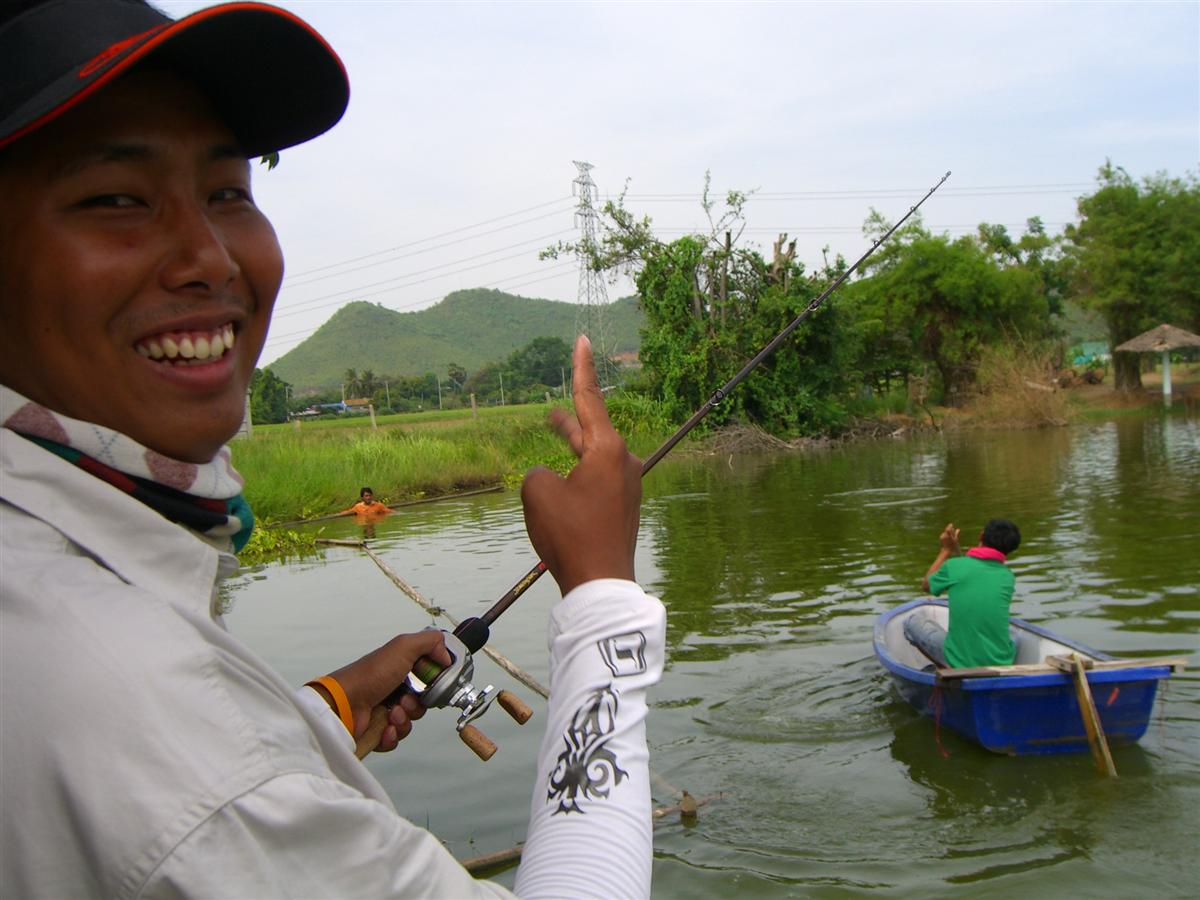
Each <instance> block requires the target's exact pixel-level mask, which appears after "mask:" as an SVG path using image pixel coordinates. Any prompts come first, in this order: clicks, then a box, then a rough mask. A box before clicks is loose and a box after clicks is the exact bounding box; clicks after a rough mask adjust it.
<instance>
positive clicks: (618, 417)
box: [232, 398, 670, 523]
mask: <svg viewBox="0 0 1200 900" xmlns="http://www.w3.org/2000/svg"><path fill="white" fill-rule="evenodd" d="M609 407H610V412H611V415H612V418H613V421H614V423H615V424H616V426H617V428H618V430H620V432H621V434H622V435H624V437H625V439H626V441H627V442H628V443H629V446H630V449H631V450H632V451H633V452H634V453H637V454H639V455H645V454H647V453H649V452H651V451H652V450H653V449H654V448H655V447H657V446H658V445H659V444H660V443H661V442H662V441H663V440H664V439H665V438H666V437H667V435H668V434H669V433H670V426H669V424H668V423H666V421H665V419H664V418H663V416H662V415H661V412H660V411H659V410H658V408H657V406H656V405H654V404H651V403H648V402H646V401H642V400H639V399H638V398H612V399H611V400H610V401H609ZM549 409H550V407H549V406H547V405H545V404H538V405H530V406H505V407H493V408H489V409H486V410H483V409H481V410H480V411H479V415H477V416H475V415H472V413H471V411H470V410H452V411H446V412H423V413H414V414H408V415H405V414H401V415H395V416H386V417H379V418H378V419H377V420H376V422H377V427H375V428H372V427H371V422H370V419H369V418H367V417H365V416H364V417H355V418H354V419H342V420H336V421H317V422H305V423H303V424H301V425H300V426H299V427H297V426H294V425H290V424H289V425H270V426H259V427H256V428H255V429H254V436H253V437H252V438H250V439H248V440H239V441H235V442H234V443H233V445H232V447H233V464H234V466H235V467H236V468H237V469H238V471H239V472H241V473H242V475H243V476H244V477H245V478H246V496H247V499H248V500H249V501H250V504H251V506H252V507H253V508H254V511H255V515H257V516H258V517H259V519H260V520H261V521H263V522H268V523H269V522H282V521H288V520H295V519H309V518H315V517H317V516H322V515H328V514H329V513H332V512H337V511H338V510H341V509H345V508H347V507H349V506H350V505H351V504H353V503H354V502H355V501H356V500H357V498H358V490H359V488H360V487H362V486H364V485H370V486H371V487H372V488H374V490H375V495H376V497H377V498H378V499H380V500H382V501H383V502H385V503H399V502H402V501H404V500H411V499H414V498H417V497H423V496H431V495H437V494H447V493H454V492H456V491H462V490H468V489H471V488H476V487H480V486H483V485H488V484H495V483H497V482H504V483H508V484H512V485H515V484H517V483H519V481H520V479H521V477H522V476H523V475H524V474H525V472H526V471H527V470H528V469H529V468H530V467H531V466H534V465H538V464H540V465H546V466H550V467H551V468H554V469H556V470H558V471H560V472H566V471H568V470H569V469H570V467H571V466H572V465H573V463H574V459H575V458H574V455H573V454H572V453H571V451H570V448H569V447H567V445H566V444H565V442H564V441H562V439H561V438H559V437H558V435H556V434H555V433H554V432H553V431H551V430H550V428H549V427H548V426H547V425H546V414H547V413H548V412H549Z"/></svg>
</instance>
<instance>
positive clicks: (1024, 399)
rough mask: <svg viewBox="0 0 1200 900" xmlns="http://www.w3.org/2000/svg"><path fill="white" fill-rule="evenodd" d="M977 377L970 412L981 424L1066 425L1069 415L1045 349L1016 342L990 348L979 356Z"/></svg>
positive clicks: (1031, 426) (1010, 425)
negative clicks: (975, 395) (977, 390)
mask: <svg viewBox="0 0 1200 900" xmlns="http://www.w3.org/2000/svg"><path fill="white" fill-rule="evenodd" d="M977 379H978V386H979V394H978V396H977V397H976V398H975V399H974V400H973V401H972V402H971V404H970V408H969V412H970V413H971V416H972V418H973V419H974V420H975V421H976V422H977V423H979V424H981V425H993V426H1005V427H1025V428H1040V427H1045V426H1049V425H1065V424H1066V423H1067V420H1068V419H1069V418H1070V407H1069V404H1068V402H1067V395H1066V393H1065V392H1064V391H1061V390H1059V389H1058V385H1057V383H1056V381H1055V367H1054V364H1053V358H1052V355H1051V352H1050V351H1049V350H1048V349H1044V348H1041V347H1037V346H1034V345H1028V344H1024V343H1019V342H1016V343H1011V344H1001V345H997V346H993V347H989V348H987V349H985V350H984V351H983V353H982V355H981V356H980V360H979V368H978V369H977Z"/></svg>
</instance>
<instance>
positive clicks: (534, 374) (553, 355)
mask: <svg viewBox="0 0 1200 900" xmlns="http://www.w3.org/2000/svg"><path fill="white" fill-rule="evenodd" d="M570 366H571V345H570V344H568V343H567V342H566V341H564V340H563V339H562V338H557V337H537V338H534V339H533V340H532V341H530V342H529V343H528V344H526V345H525V346H524V347H521V348H519V349H517V350H514V351H513V352H512V353H511V354H510V355H509V357H508V363H507V366H506V368H505V370H504V371H505V374H508V372H509V371H511V372H512V373H513V375H514V376H516V378H515V379H514V386H518V385H519V386H520V387H525V386H527V385H530V384H557V383H559V382H560V381H561V380H562V373H563V370H564V369H568V368H570Z"/></svg>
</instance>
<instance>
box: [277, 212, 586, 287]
mask: <svg viewBox="0 0 1200 900" xmlns="http://www.w3.org/2000/svg"><path fill="white" fill-rule="evenodd" d="M573 199H574V198H572V197H559V198H558V199H557V200H548V201H547V202H545V203H538V204H536V205H534V206H528V207H526V208H525V209H519V210H517V211H516V212H510V213H505V214H504V215H502V216H496V217H495V218H492V219H484V220H483V221H482V222H476V223H475V224H474V225H463V226H462V227H461V228H452V229H450V230H449V231H443V232H441V233H440V234H431V235H430V236H429V237H423V238H418V239H417V240H415V241H409V242H408V243H407V244H397V245H396V246H395V247H388V248H387V249H386V250H376V251H374V252H372V253H367V254H364V255H363V256H355V257H352V258H351V259H343V260H341V261H340V262H333V263H329V264H328V265H324V266H317V267H316V268H314V269H307V270H305V271H303V272H297V273H296V274H294V275H290V276H288V277H289V278H303V277H304V276H305V275H311V274H313V273H314V272H324V271H325V270H326V269H334V268H337V267H338V266H344V265H347V264H348V263H352V262H359V261H361V260H364V259H371V258H372V257H375V256H382V255H383V254H384V253H391V252H392V251H394V250H405V249H407V248H409V247H415V246H417V244H424V243H427V242H429V241H436V240H437V239H438V238H444V237H449V236H450V235H452V234H460V233H461V232H464V231H470V230H471V229H472V228H479V227H481V226H483V225H491V224H492V223H493V222H499V221H502V220H504V219H510V218H512V217H513V216H519V215H522V214H524V213H527V212H533V211H534V210H535V209H544V208H545V207H547V206H553V205H554V204H556V203H564V202H566V201H568V200H573ZM570 208H571V207H569V206H568V207H566V209H570ZM560 211H565V210H560ZM538 218H543V217H541V216H539V217H538ZM530 221H533V220H530ZM506 227H507V226H506ZM497 230H503V229H497ZM488 233H489V234H491V233H492V232H488ZM479 236H480V237H482V235H479ZM285 280H286V279H285Z"/></svg>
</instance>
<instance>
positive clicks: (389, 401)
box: [383, 381, 392, 409]
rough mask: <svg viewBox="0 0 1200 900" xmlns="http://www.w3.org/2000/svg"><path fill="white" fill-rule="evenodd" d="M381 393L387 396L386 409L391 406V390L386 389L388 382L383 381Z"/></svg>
mask: <svg viewBox="0 0 1200 900" xmlns="http://www.w3.org/2000/svg"><path fill="white" fill-rule="evenodd" d="M383 395H384V396H385V397H386V398H387V405H388V409H391V408H392V392H391V391H390V390H388V383H387V382H386V381H385V382H384V383H383Z"/></svg>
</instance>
